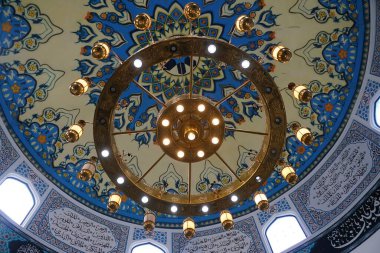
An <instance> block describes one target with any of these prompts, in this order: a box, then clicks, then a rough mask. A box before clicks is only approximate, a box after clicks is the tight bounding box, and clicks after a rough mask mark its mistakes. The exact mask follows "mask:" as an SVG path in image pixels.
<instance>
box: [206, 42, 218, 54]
mask: <svg viewBox="0 0 380 253" xmlns="http://www.w3.org/2000/svg"><path fill="white" fill-rule="evenodd" d="M207 50H208V52H209V53H210V54H213V53H215V52H216V46H215V45H212V44H211V45H210V46H208V48H207Z"/></svg>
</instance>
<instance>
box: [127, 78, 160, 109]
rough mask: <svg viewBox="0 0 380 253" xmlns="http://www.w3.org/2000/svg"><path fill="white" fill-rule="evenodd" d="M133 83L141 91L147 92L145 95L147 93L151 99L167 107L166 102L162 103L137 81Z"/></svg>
mask: <svg viewBox="0 0 380 253" xmlns="http://www.w3.org/2000/svg"><path fill="white" fill-rule="evenodd" d="M133 83H134V84H136V85H137V86H138V87H139V88H140V89H142V90H143V91H145V93H147V94H148V95H149V96H150V97H151V98H153V99H154V100H156V102H157V103H159V104H160V105H162V106H163V107H167V105H166V104H165V103H164V102H162V101H161V100H159V99H158V98H157V97H156V96H155V95H153V94H152V93H151V92H150V91H149V90H147V89H146V88H145V87H144V86H142V85H141V84H139V83H138V82H137V81H136V80H135V79H133Z"/></svg>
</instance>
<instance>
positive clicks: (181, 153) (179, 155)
mask: <svg viewBox="0 0 380 253" xmlns="http://www.w3.org/2000/svg"><path fill="white" fill-rule="evenodd" d="M177 156H178V157H179V158H183V157H184V156H185V152H183V151H182V150H180V151H178V152H177Z"/></svg>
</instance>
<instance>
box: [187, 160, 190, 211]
mask: <svg viewBox="0 0 380 253" xmlns="http://www.w3.org/2000/svg"><path fill="white" fill-rule="evenodd" d="M188 184H189V188H188V189H187V191H188V193H189V204H190V203H191V163H189V183H188Z"/></svg>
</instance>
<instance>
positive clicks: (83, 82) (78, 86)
mask: <svg viewBox="0 0 380 253" xmlns="http://www.w3.org/2000/svg"><path fill="white" fill-rule="evenodd" d="M90 85H91V79H90V78H88V77H83V78H80V79H78V80H76V81H75V82H72V83H71V84H70V93H71V94H73V95H74V96H80V95H83V94H84V93H86V91H87V90H88V87H90Z"/></svg>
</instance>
